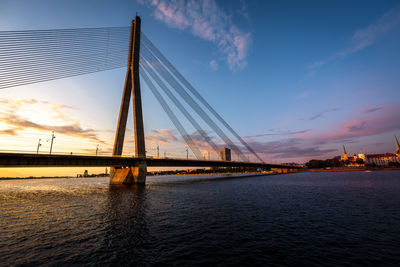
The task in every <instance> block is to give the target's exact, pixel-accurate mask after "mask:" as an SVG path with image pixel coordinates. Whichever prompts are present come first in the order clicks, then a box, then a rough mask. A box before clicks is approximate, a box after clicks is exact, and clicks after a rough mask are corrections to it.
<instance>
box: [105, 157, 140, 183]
mask: <svg viewBox="0 0 400 267" xmlns="http://www.w3.org/2000/svg"><path fill="white" fill-rule="evenodd" d="M146 174H147V166H146V162H140V163H138V164H137V166H135V167H119V168H116V167H112V168H111V169H110V184H126V185H128V184H146Z"/></svg>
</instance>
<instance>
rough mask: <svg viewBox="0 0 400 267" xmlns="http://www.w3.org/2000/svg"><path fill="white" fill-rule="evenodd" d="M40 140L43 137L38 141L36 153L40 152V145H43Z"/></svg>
mask: <svg viewBox="0 0 400 267" xmlns="http://www.w3.org/2000/svg"><path fill="white" fill-rule="evenodd" d="M40 140H42V139H39V141H38V144H37V149H36V154H39V147H40V146H42V144H41V143H40Z"/></svg>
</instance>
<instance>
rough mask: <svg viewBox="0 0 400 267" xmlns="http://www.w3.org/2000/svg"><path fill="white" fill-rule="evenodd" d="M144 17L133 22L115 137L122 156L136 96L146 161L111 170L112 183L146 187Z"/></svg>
mask: <svg viewBox="0 0 400 267" xmlns="http://www.w3.org/2000/svg"><path fill="white" fill-rule="evenodd" d="M140 23H141V20H140V17H139V16H136V17H135V20H133V21H132V26H131V34H130V43H129V57H128V67H127V71H126V78H125V86H124V92H123V95H122V101H121V108H120V112H119V118H118V126H117V132H116V134H115V141H114V149H113V156H121V155H122V149H123V146H124V138H125V130H126V122H127V118H128V111H129V102H130V98H131V93H132V104H133V118H134V128H135V153H136V155H135V156H136V157H137V158H142V159H143V161H139V162H138V163H137V164H136V165H135V166H126V167H123V168H117V167H111V169H110V183H111V184H144V183H146V172H147V166H146V161H145V158H146V148H145V141H144V140H145V139H144V129H143V114H142V98H141V94H140V79H139V58H140V56H139V53H140Z"/></svg>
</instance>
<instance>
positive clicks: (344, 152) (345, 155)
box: [342, 145, 349, 160]
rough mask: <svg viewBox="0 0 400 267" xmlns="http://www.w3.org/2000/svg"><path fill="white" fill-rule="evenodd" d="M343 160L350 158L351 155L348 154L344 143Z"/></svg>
mask: <svg viewBox="0 0 400 267" xmlns="http://www.w3.org/2000/svg"><path fill="white" fill-rule="evenodd" d="M342 159H343V160H349V157H348V156H347V152H346V148H345V147H344V145H343V158H342Z"/></svg>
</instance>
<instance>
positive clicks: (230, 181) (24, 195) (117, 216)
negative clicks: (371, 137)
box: [0, 171, 400, 266]
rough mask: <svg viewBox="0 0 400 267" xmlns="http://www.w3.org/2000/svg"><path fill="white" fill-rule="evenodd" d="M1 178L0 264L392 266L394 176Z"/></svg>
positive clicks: (395, 259) (398, 245)
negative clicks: (140, 182) (113, 180)
mask: <svg viewBox="0 0 400 267" xmlns="http://www.w3.org/2000/svg"><path fill="white" fill-rule="evenodd" d="M147 181H148V183H147V185H146V187H131V188H125V187H110V186H109V185H108V178H105V177H100V178H76V179H75V178H74V179H62V178H61V179H60V178H59V179H41V180H2V181H0V216H1V217H0V227H1V228H0V229H1V232H0V265H2V266H9V265H50V266H54V265H134V266H144V265H145V266H148V265H162V266H167V265H174V266H192V265H209V266H214V265H217V266H232V265H235V266H238V265H239V266H243V265H245V266H256V265H264V266H265V265H300V264H301V265H332V266H334V265H335V266H336V265H339V264H340V265H343V264H351V265H385V266H387V265H398V264H400V171H374V172H329V173H327V172H325V173H298V174H287V175H269V176H258V177H247V178H233V177H227V178H223V179H221V178H218V177H216V176H195V177H188V176H184V177H176V176H169V177H168V176H167V177H148V179H147Z"/></svg>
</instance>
